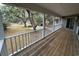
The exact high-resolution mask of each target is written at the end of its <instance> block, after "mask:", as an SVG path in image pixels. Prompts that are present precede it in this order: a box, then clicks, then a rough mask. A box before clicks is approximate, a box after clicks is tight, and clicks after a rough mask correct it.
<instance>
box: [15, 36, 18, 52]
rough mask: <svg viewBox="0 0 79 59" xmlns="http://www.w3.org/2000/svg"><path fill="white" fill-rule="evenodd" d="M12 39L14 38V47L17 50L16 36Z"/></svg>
mask: <svg viewBox="0 0 79 59" xmlns="http://www.w3.org/2000/svg"><path fill="white" fill-rule="evenodd" d="M14 39H15V47H16V51H17V50H18V48H17V41H16V36H15V37H14Z"/></svg>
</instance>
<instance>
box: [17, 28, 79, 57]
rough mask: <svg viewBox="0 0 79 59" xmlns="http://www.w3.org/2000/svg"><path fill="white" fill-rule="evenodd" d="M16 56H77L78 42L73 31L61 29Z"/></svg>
mask: <svg viewBox="0 0 79 59" xmlns="http://www.w3.org/2000/svg"><path fill="white" fill-rule="evenodd" d="M23 53H24V54H23ZM16 55H24V56H27V55H28V56H29V55H32V56H78V55H79V40H78V39H77V36H76V34H75V33H74V32H73V31H71V30H69V29H65V28H62V29H60V30H58V31H56V32H55V33H52V34H50V35H48V36H47V37H45V38H43V39H42V40H40V41H39V42H37V43H35V44H33V45H31V46H29V47H28V48H26V49H24V50H23V51H22V52H20V53H18V54H16Z"/></svg>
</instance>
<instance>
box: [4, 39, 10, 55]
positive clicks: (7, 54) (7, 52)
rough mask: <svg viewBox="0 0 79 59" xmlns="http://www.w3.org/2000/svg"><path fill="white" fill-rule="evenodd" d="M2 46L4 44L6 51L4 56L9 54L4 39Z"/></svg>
mask: <svg viewBox="0 0 79 59" xmlns="http://www.w3.org/2000/svg"><path fill="white" fill-rule="evenodd" d="M4 44H5V49H6V52H5V53H6V54H7V55H8V54H9V53H8V49H7V43H6V39H5V40H4Z"/></svg>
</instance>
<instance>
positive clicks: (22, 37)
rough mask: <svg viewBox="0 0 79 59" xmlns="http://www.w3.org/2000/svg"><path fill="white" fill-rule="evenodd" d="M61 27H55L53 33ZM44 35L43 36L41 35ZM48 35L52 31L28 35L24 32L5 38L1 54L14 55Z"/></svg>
mask: <svg viewBox="0 0 79 59" xmlns="http://www.w3.org/2000/svg"><path fill="white" fill-rule="evenodd" d="M58 26H59V27H58ZM61 27H62V26H61V24H60V25H59V24H58V25H55V27H54V31H56V30H58V29H59V28H61ZM54 31H53V32H54ZM44 33H45V35H43V34H44ZM50 33H52V31H50V30H49V29H40V30H36V31H32V32H29V33H26V32H25V33H20V34H16V35H13V36H9V37H5V40H4V44H3V48H2V52H1V54H2V55H6V56H7V55H14V54H16V53H18V52H20V51H22V50H23V49H25V48H27V47H28V46H30V45H32V44H33V43H35V42H37V41H39V40H40V39H42V38H44V37H45V36H47V35H49V34H50Z"/></svg>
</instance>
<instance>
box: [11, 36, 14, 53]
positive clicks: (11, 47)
mask: <svg viewBox="0 0 79 59" xmlns="http://www.w3.org/2000/svg"><path fill="white" fill-rule="evenodd" d="M10 43H11V52H12V54H13V53H14V52H13V44H12V37H11V38H10Z"/></svg>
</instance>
